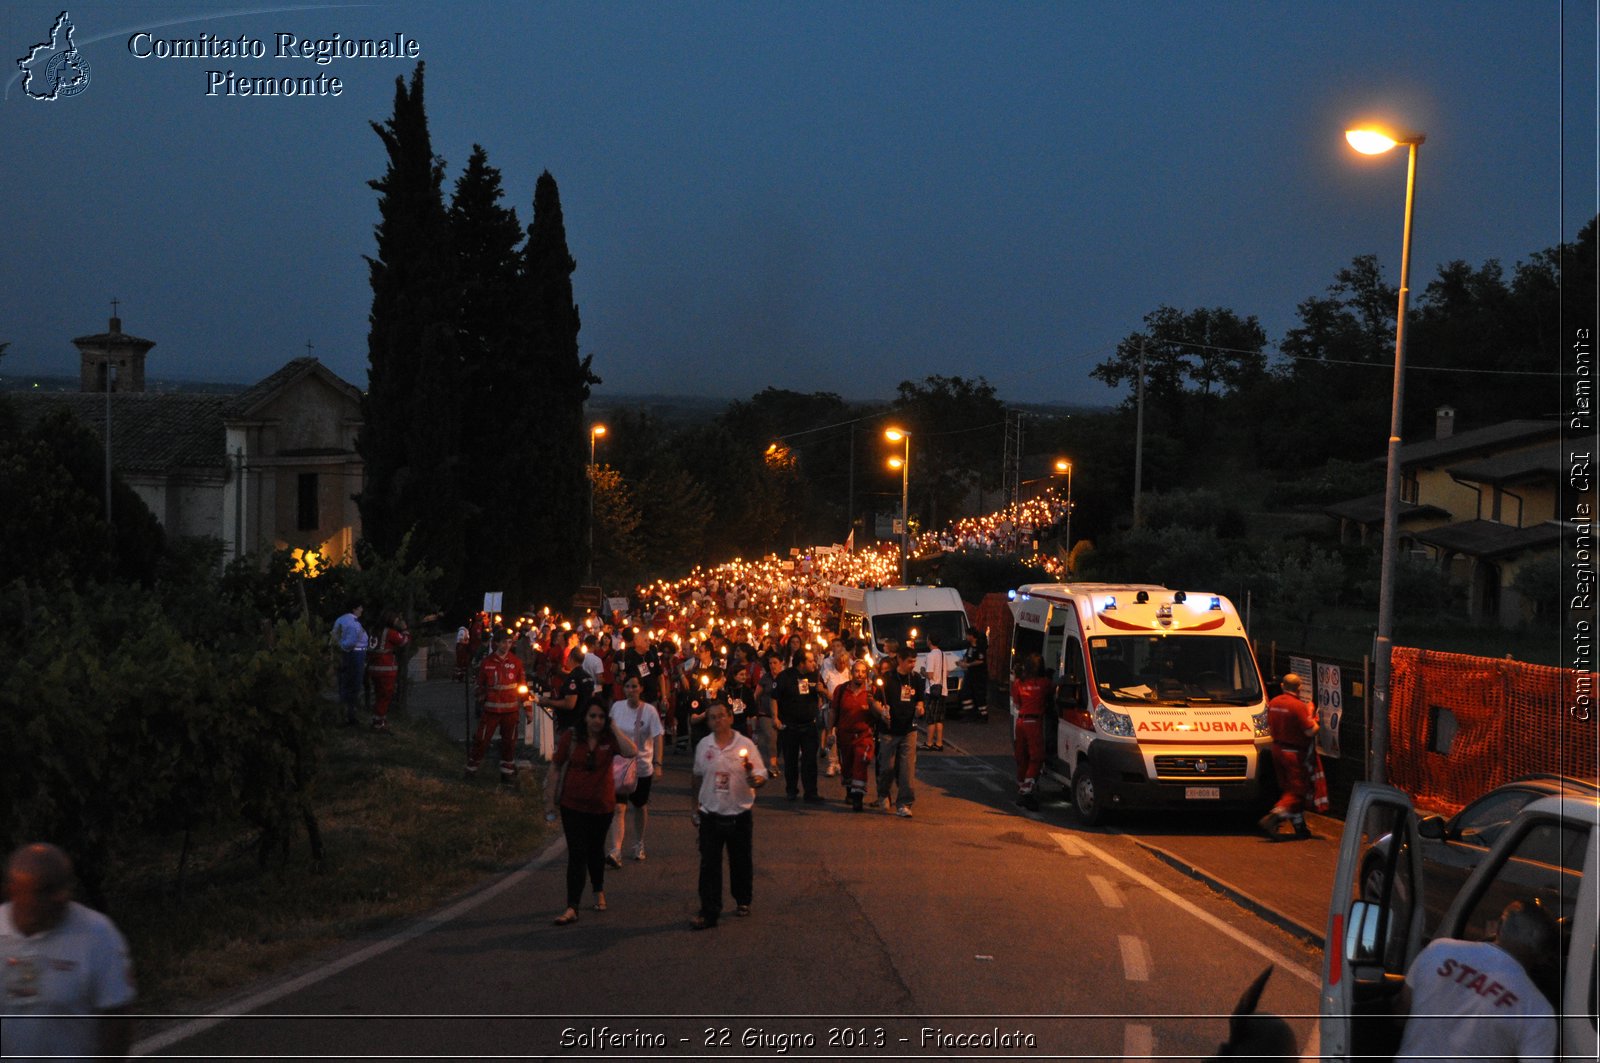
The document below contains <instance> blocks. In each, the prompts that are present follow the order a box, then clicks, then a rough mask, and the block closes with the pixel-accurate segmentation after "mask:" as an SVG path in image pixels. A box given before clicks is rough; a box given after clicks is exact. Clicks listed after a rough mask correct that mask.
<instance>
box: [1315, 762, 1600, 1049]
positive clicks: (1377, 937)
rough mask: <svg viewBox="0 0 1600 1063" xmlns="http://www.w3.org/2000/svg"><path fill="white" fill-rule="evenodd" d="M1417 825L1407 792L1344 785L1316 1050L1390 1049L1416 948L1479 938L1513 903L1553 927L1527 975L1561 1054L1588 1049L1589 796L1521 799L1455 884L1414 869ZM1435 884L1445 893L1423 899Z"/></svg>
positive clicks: (1595, 853) (1594, 883)
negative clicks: (1370, 866) (1345, 806)
mask: <svg viewBox="0 0 1600 1063" xmlns="http://www.w3.org/2000/svg"><path fill="white" fill-rule="evenodd" d="M1485 796H1487V795H1485ZM1462 811H1463V814H1465V812H1466V810H1465V809H1463V810H1462ZM1458 818H1459V817H1458ZM1419 827H1420V823H1419V821H1418V817H1417V815H1416V812H1415V810H1414V808H1413V807H1412V803H1411V798H1410V797H1409V796H1407V795H1406V794H1404V793H1402V792H1400V791H1399V790H1396V789H1395V788H1394V787H1392V786H1381V785H1376V784H1373V783H1358V784H1356V787H1355V790H1354V792H1353V793H1352V795H1351V799H1350V809H1349V813H1348V815H1347V817H1346V819H1345V827H1344V835H1343V837H1342V838H1341V839H1340V843H1339V866H1338V870H1337V871H1336V872H1335V875H1334V881H1333V891H1332V894H1331V896H1330V900H1329V906H1328V931H1327V946H1326V948H1325V949H1324V950H1323V966H1322V992H1321V1000H1320V1012H1321V1018H1320V1022H1319V1035H1320V1041H1321V1044H1320V1051H1321V1053H1322V1058H1326V1059H1330V1060H1350V1059H1359V1058H1365V1057H1382V1058H1392V1057H1393V1055H1394V1053H1395V1050H1396V1048H1398V1046H1399V1040H1400V1034H1401V1030H1402V1028H1403V1024H1402V1023H1401V1022H1400V1021H1399V1020H1397V1019H1396V1018H1395V1017H1394V1014H1393V1013H1394V1010H1395V1004H1396V1000H1397V998H1398V997H1399V995H1400V991H1401V989H1402V987H1403V986H1404V985H1405V976H1406V972H1407V971H1408V970H1410V967H1411V962H1412V961H1413V960H1414V959H1415V958H1416V956H1417V953H1418V952H1420V951H1421V949H1422V946H1423V945H1424V944H1425V943H1426V942H1427V941H1428V940H1430V939H1431V938H1434V937H1450V938H1457V939H1464V940H1468V941H1487V940H1490V939H1491V938H1492V937H1493V933H1494V929H1495V924H1496V922H1497V921H1498V919H1499V917H1500V914H1501V912H1502V911H1504V910H1505V907H1506V905H1507V904H1508V903H1509V902H1511V901H1514V900H1515V901H1521V902H1523V903H1524V904H1531V905H1535V906H1537V907H1540V908H1543V909H1544V910H1545V911H1547V912H1549V913H1550V914H1551V916H1552V917H1553V918H1554V919H1555V921H1556V924H1557V926H1558V927H1559V929H1560V933H1561V942H1560V947H1559V948H1558V949H1557V950H1556V952H1555V954H1554V955H1551V956H1549V957H1548V960H1547V962H1545V963H1543V964H1539V965H1537V966H1538V969H1537V970H1529V971H1528V975H1529V977H1530V978H1532V980H1533V981H1534V983H1535V984H1537V985H1538V986H1539V987H1540V989H1541V991H1542V992H1543V993H1544V994H1545V996H1547V997H1548V998H1549V1000H1550V1002H1551V1004H1552V1005H1553V1006H1554V1008H1555V1012H1556V1021H1557V1029H1558V1032H1559V1038H1560V1054H1561V1056H1562V1058H1566V1059H1585V1060H1593V1059H1595V1058H1597V1056H1600V1032H1597V1029H1596V1010H1597V1009H1596V993H1597V991H1600V969H1597V963H1596V945H1597V931H1596V922H1597V915H1600V794H1597V793H1596V792H1594V788H1592V787H1590V788H1587V789H1585V788H1583V787H1576V788H1573V789H1572V790H1571V791H1570V792H1569V791H1562V792H1559V793H1555V794H1551V795H1548V796H1542V797H1535V798H1533V799H1531V800H1529V801H1527V802H1526V803H1524V804H1523V805H1522V807H1521V808H1520V809H1519V810H1518V811H1517V812H1516V813H1515V815H1512V816H1511V817H1510V818H1509V819H1507V820H1506V821H1504V822H1502V823H1500V824H1499V826H1498V829H1497V831H1496V832H1495V833H1496V837H1495V840H1494V842H1493V844H1491V845H1489V846H1488V847H1487V851H1486V852H1484V853H1483V854H1482V855H1481V856H1480V857H1479V858H1478V860H1477V862H1476V866H1475V867H1474V868H1473V870H1472V871H1471V873H1470V874H1468V875H1467V876H1466V878H1465V881H1464V882H1462V883H1461V884H1460V887H1459V888H1458V889H1450V888H1449V887H1448V885H1447V884H1446V883H1445V880H1442V879H1429V878H1427V877H1426V876H1425V875H1424V874H1423V843H1422V842H1423V840H1422V835H1421V832H1420V830H1419ZM1430 829H1432V828H1430ZM1436 840H1442V839H1436ZM1380 847H1381V848H1380ZM1374 849H1378V850H1379V851H1381V852H1383V853H1384V854H1385V859H1384V862H1383V867H1382V873H1381V874H1379V875H1377V876H1371V875H1369V874H1368V873H1366V872H1364V871H1363V868H1364V867H1365V866H1366V861H1367V860H1368V858H1369V856H1370V854H1371V852H1372V851H1373V850H1374ZM1439 886H1444V891H1445V892H1446V893H1448V896H1445V897H1439V898H1434V897H1430V896H1429V893H1430V891H1431V890H1433V889H1434V888H1435V887H1439ZM1430 906H1433V907H1441V906H1442V908H1443V910H1444V914H1443V915H1442V916H1441V917H1440V918H1439V920H1438V922H1437V925H1436V926H1433V927H1431V928H1429V929H1428V930H1427V931H1426V932H1424V915H1423V913H1424V911H1425V910H1426V909H1427V908H1428V907H1430Z"/></svg>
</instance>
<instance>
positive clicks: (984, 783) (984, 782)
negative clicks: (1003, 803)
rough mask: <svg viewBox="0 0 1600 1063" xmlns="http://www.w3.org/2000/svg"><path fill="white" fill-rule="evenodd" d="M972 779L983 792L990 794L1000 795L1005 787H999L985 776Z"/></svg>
mask: <svg viewBox="0 0 1600 1063" xmlns="http://www.w3.org/2000/svg"><path fill="white" fill-rule="evenodd" d="M974 778H976V779H977V780H978V785H979V786H981V787H983V788H984V789H985V790H988V791H989V792H990V793H992V794H997V793H1000V792H1002V791H1003V790H1004V789H1005V787H1003V786H1001V785H1000V784H999V783H997V782H995V781H994V780H993V779H991V778H989V777H988V776H987V775H978V776H974Z"/></svg>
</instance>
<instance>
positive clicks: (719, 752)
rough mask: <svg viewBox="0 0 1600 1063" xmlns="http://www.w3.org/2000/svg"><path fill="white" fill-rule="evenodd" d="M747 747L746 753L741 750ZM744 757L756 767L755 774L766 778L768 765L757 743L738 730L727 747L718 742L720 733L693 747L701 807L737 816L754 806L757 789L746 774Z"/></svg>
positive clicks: (702, 809) (721, 813)
mask: <svg viewBox="0 0 1600 1063" xmlns="http://www.w3.org/2000/svg"><path fill="white" fill-rule="evenodd" d="M740 750H744V754H745V755H744V756H740V755H739V751H740ZM745 757H748V758H749V760H750V766H751V767H752V768H753V769H754V770H753V771H752V772H751V775H752V776H760V777H761V778H763V779H764V778H766V777H767V766H766V765H765V764H764V763H762V761H761V754H760V752H758V751H757V749H756V746H755V743H754V742H752V741H750V739H748V738H746V737H745V736H744V735H742V734H740V733H739V732H738V731H735V732H733V741H731V742H729V743H728V745H727V748H726V749H724V748H723V747H721V746H719V745H717V736H716V735H714V734H710V735H706V737H704V738H702V739H701V740H700V744H699V745H697V746H695V747H694V773H695V776H696V777H697V778H698V779H699V782H700V810H701V811H702V812H711V813H715V814H716V815H719V816H736V815H738V814H739V813H740V812H748V811H749V810H750V809H751V808H753V807H754V806H755V803H756V791H755V788H754V787H752V786H751V785H750V780H749V779H747V778H746V777H745V773H744V764H745Z"/></svg>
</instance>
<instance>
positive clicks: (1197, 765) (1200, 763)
mask: <svg viewBox="0 0 1600 1063" xmlns="http://www.w3.org/2000/svg"><path fill="white" fill-rule="evenodd" d="M1194 770H1195V771H1197V772H1199V773H1200V774H1201V775H1204V774H1205V773H1206V771H1207V765H1206V761H1205V758H1204V757H1201V758H1200V759H1199V760H1197V761H1195V762H1194Z"/></svg>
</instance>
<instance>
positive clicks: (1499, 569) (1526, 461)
mask: <svg viewBox="0 0 1600 1063" xmlns="http://www.w3.org/2000/svg"><path fill="white" fill-rule="evenodd" d="M1375 460H1376V461H1378V462H1379V463H1380V464H1381V463H1382V462H1383V461H1384V460H1385V459H1383V458H1379V459H1375ZM1562 475H1563V466H1562V461H1561V423H1560V422H1559V421H1554V420H1551V421H1543V420H1521V421H1504V422H1501V423H1500V424H1494V425H1489V426H1487V427H1484V428H1478V429H1472V430H1469V431H1465V432H1457V431H1455V411H1454V410H1452V409H1451V408H1450V407H1448V406H1444V407H1440V408H1439V410H1437V411H1436V414H1435V431H1434V437H1433V438H1432V439H1428V440H1425V441H1422V442H1418V443H1409V444H1405V445H1403V446H1402V447H1401V448H1400V510H1399V514H1398V518H1399V520H1398V523H1399V546H1400V550H1401V553H1402V554H1409V555H1410V556H1412V557H1418V558H1426V559H1428V560H1429V561H1432V562H1433V563H1435V564H1438V565H1439V566H1440V567H1442V568H1444V569H1445V570H1446V571H1447V572H1449V574H1450V577H1451V579H1452V581H1453V582H1455V583H1457V584H1459V585H1461V586H1462V587H1464V588H1465V589H1466V591H1467V608H1468V611H1469V613H1470V614H1471V616H1472V617H1474V618H1475V619H1479V620H1484V621H1488V622H1492V623H1499V624H1503V625H1507V626H1514V625H1516V624H1520V623H1523V622H1524V621H1525V620H1527V619H1528V618H1529V616H1530V615H1531V605H1530V603H1527V602H1524V601H1523V600H1522V596H1521V595H1520V594H1518V593H1517V591H1516V590H1515V588H1514V586H1513V584H1514V582H1515V580H1516V575H1517V572H1518V571H1520V570H1521V569H1522V568H1523V567H1524V566H1526V565H1527V564H1529V563H1530V562H1533V561H1535V560H1538V559H1540V558H1547V557H1554V556H1559V553H1560V550H1561V544H1562V542H1563V541H1570V540H1571V539H1572V538H1573V537H1574V536H1575V534H1576V533H1575V530H1574V529H1573V527H1572V526H1571V525H1570V524H1568V523H1566V522H1564V521H1562V520H1561V516H1560V511H1559V509H1558V506H1559V498H1560V485H1561V478H1562ZM1326 512H1327V513H1328V514H1329V515H1330V516H1332V517H1334V518H1335V519H1337V520H1338V521H1339V530H1340V539H1341V541H1344V542H1352V541H1355V542H1374V543H1376V542H1377V541H1378V540H1379V539H1380V538H1381V536H1382V533H1383V494H1382V493H1381V492H1380V493H1378V494H1374V495H1367V496H1364V497H1362V498H1355V499H1350V500H1348V501H1345V502H1341V503H1338V504H1336V505H1333V506H1330V507H1328V509H1327V510H1326Z"/></svg>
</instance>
